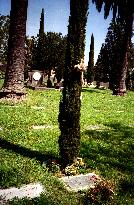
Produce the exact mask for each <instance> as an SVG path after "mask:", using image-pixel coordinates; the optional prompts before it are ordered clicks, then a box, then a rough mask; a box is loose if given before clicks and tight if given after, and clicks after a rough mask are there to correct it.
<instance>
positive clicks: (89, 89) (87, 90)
mask: <svg viewBox="0 0 134 205" xmlns="http://www.w3.org/2000/svg"><path fill="white" fill-rule="evenodd" d="M82 92H88V93H101V94H105V93H106V90H105V89H104V90H103V89H97V88H82Z"/></svg>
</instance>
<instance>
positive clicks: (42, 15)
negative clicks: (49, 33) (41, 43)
mask: <svg viewBox="0 0 134 205" xmlns="http://www.w3.org/2000/svg"><path fill="white" fill-rule="evenodd" d="M42 35H44V9H42V12H41V18H40V29H39V37H41V36H42Z"/></svg>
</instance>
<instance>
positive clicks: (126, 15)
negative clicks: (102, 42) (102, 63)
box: [92, 0, 134, 96]
mask: <svg viewBox="0 0 134 205" xmlns="http://www.w3.org/2000/svg"><path fill="white" fill-rule="evenodd" d="M92 2H93V3H95V4H96V8H97V10H98V11H99V12H100V11H101V8H102V5H103V3H104V17H105V18H107V17H108V15H109V11H110V10H111V9H112V10H113V19H115V18H116V17H117V16H118V17H119V18H120V21H121V22H122V23H124V22H125V24H126V25H125V27H124V40H123V44H122V47H121V49H122V52H121V55H119V56H120V61H119V64H118V63H117V64H116V68H117V69H119V70H120V71H119V72H118V85H117V87H116V88H114V92H113V94H116V95H121V96H123V95H124V93H126V85H125V80H126V73H127V64H128V49H129V45H130V40H131V34H132V25H133V12H134V7H133V4H132V1H131V0H127V1H126V0H122V1H120V0H112V1H107V0H101V1H100V0H92Z"/></svg>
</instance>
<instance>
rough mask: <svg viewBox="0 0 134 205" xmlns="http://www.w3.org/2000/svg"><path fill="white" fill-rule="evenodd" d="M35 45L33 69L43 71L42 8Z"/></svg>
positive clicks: (43, 38)
mask: <svg viewBox="0 0 134 205" xmlns="http://www.w3.org/2000/svg"><path fill="white" fill-rule="evenodd" d="M37 41H38V42H37V46H36V48H35V56H34V65H33V68H34V69H35V70H40V71H44V70H45V65H44V53H45V33H44V9H42V12H41V17H40V28H39V35H38V40H37Z"/></svg>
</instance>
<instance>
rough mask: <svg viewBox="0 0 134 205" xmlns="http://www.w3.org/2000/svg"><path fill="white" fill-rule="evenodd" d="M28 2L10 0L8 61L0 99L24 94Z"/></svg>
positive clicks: (24, 0) (26, 0)
mask: <svg viewBox="0 0 134 205" xmlns="http://www.w3.org/2000/svg"><path fill="white" fill-rule="evenodd" d="M27 5H28V0H12V1H11V13H10V28H9V42H8V61H7V69H6V75H5V81H4V85H3V88H2V91H1V97H6V96H7V97H9V98H12V97H19V96H22V95H24V94H25V88H24V64H25V37H26V19H27Z"/></svg>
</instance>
